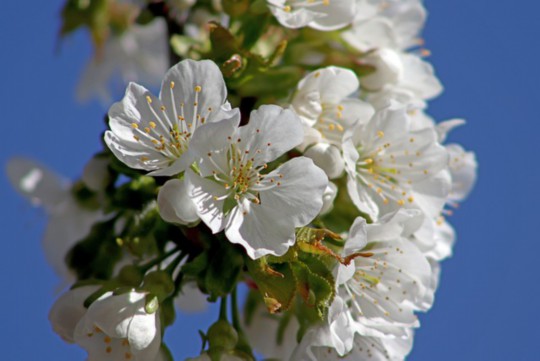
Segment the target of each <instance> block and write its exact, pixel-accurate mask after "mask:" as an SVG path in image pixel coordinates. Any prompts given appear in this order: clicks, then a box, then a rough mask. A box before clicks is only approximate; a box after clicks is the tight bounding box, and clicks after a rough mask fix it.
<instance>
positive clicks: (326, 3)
mask: <svg viewBox="0 0 540 361" xmlns="http://www.w3.org/2000/svg"><path fill="white" fill-rule="evenodd" d="M322 3H323V5H324V6H328V5H330V0H323V2H322Z"/></svg>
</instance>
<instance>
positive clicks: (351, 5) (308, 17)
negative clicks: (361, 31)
mask: <svg viewBox="0 0 540 361" xmlns="http://www.w3.org/2000/svg"><path fill="white" fill-rule="evenodd" d="M267 2H268V6H269V7H270V11H271V12H272V14H274V16H275V17H276V19H277V21H279V23H280V24H281V25H283V26H285V27H287V28H293V29H296V28H302V27H304V26H309V27H311V28H314V29H317V30H321V31H331V30H337V29H340V28H343V27H345V26H347V25H349V24H350V23H351V22H352V20H353V18H354V15H355V13H356V2H355V0H315V1H309V0H267Z"/></svg>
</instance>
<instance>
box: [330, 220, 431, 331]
mask: <svg viewBox="0 0 540 361" xmlns="http://www.w3.org/2000/svg"><path fill="white" fill-rule="evenodd" d="M420 216H421V213H420V212H418V211H415V210H399V211H397V212H396V213H394V214H389V215H387V216H385V217H383V218H382V219H381V220H380V222H377V223H373V224H369V225H366V222H365V220H364V219H362V218H358V219H357V220H356V221H355V222H354V224H353V226H352V227H351V231H350V234H349V238H348V240H347V243H350V242H352V246H351V245H347V244H346V249H345V251H346V252H352V251H357V250H358V249H359V248H360V245H362V244H365V246H364V247H362V248H361V249H360V251H361V252H362V253H364V254H368V255H369V256H368V257H357V258H355V260H354V264H351V265H349V266H343V265H339V271H338V279H337V283H338V285H339V288H338V292H339V295H340V296H341V297H342V298H343V299H344V300H346V303H347V304H350V305H351V306H350V312H351V313H352V317H353V318H354V320H355V322H356V326H355V327H357V332H359V333H361V334H362V335H364V336H376V337H388V336H389V334H390V335H392V336H394V337H404V336H405V334H404V333H403V332H404V330H405V329H406V328H409V327H415V326H417V319H416V316H415V315H414V311H417V310H427V309H428V308H429V307H430V306H431V304H430V303H428V301H430V300H432V299H433V297H432V295H433V292H434V289H432V287H431V285H432V279H431V267H430V265H429V263H428V261H427V259H426V257H425V256H424V255H423V254H422V253H421V252H420V250H419V249H418V248H417V247H416V246H415V245H414V244H413V243H411V242H410V241H409V239H408V238H409V237H410V235H411V234H412V233H413V232H414V231H416V230H417V229H418V228H419V226H420V222H421V217H420ZM349 247H352V248H350V249H347V248H349ZM396 328H397V330H396ZM395 332H399V333H398V334H395Z"/></svg>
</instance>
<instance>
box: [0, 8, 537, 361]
mask: <svg viewBox="0 0 540 361" xmlns="http://www.w3.org/2000/svg"><path fill="white" fill-rule="evenodd" d="M61 3H62V1H60V0H51V1H38V0H28V1H25V2H24V8H20V6H21V2H15V1H10V2H5V4H2V10H1V11H0V44H2V56H1V57H0V65H1V66H0V74H1V79H2V86H1V87H0V104H1V105H2V106H1V109H2V119H3V121H2V133H1V134H2V136H3V140H2V146H1V149H2V152H1V153H0V164H1V165H2V167H3V166H4V165H5V162H6V161H7V159H9V158H10V157H13V156H15V155H25V156H30V157H33V158H35V159H38V160H39V161H41V162H42V163H45V164H47V165H49V166H50V167H51V168H52V169H54V170H56V171H58V172H61V173H63V174H65V175H66V176H68V177H72V178H74V177H77V176H78V175H79V174H80V172H81V170H82V167H83V164H84V162H86V161H87V160H88V159H89V158H90V156H91V155H92V154H93V153H94V152H95V151H97V150H98V149H99V147H100V143H99V136H100V133H101V132H102V131H103V121H102V119H103V114H104V109H103V108H102V107H101V106H100V105H99V104H98V103H90V104H87V105H80V104H77V103H76V102H75V96H74V89H75V86H76V83H77V80H78V78H79V74H80V70H81V69H82V67H83V64H84V63H85V62H86V61H87V59H88V58H89V56H90V55H91V48H90V45H89V43H88V39H87V37H86V35H85V34H77V35H75V36H74V37H71V38H69V39H67V40H66V41H65V42H64V43H62V44H61V47H60V48H59V49H58V48H57V45H58V44H57V42H56V33H57V29H58V27H59V22H58V13H59V9H60V6H61ZM426 6H427V8H428V10H429V11H430V18H429V22H428V26H427V29H426V31H425V38H426V42H427V47H428V48H429V49H430V50H431V51H432V53H433V55H432V57H431V58H430V61H431V62H432V63H433V64H434V65H435V67H436V70H437V74H438V75H439V77H440V78H441V80H442V82H443V83H444V85H445V88H446V90H445V93H444V94H443V95H442V96H441V97H440V98H439V99H437V100H435V101H434V102H432V104H431V106H430V112H431V113H432V114H433V115H434V116H435V117H436V118H437V119H439V120H443V119H448V118H453V117H464V118H466V119H467V120H468V124H467V126H465V127H462V128H459V129H457V130H456V131H455V132H454V133H453V134H452V136H451V139H450V141H455V142H459V143H461V144H463V145H464V146H465V147H466V148H468V149H473V150H475V151H476V153H477V157H478V160H479V162H480V168H479V182H478V183H477V186H476V189H475V191H474V193H473V194H472V196H471V197H470V199H469V200H468V201H467V202H465V203H464V204H463V205H462V206H461V207H460V209H459V210H458V211H457V212H456V214H455V215H454V216H452V217H451V218H450V222H451V223H452V224H453V225H454V226H455V228H456V230H457V232H458V243H457V245H456V248H455V253H454V257H453V258H452V259H450V260H447V261H445V262H444V264H443V273H442V280H441V286H440V288H439V291H438V293H437V299H436V303H435V306H434V307H433V309H432V310H431V311H430V312H429V313H428V314H425V315H421V316H420V320H421V322H422V327H421V328H420V330H419V331H418V332H417V337H416V343H415V348H414V351H413V352H412V354H411V355H410V357H409V360H413V361H423V360H429V361H432V360H437V361H446V360H449V361H450V360H452V361H455V360H460V361H468V360H471V361H472V360H490V361H498V360H501V361H502V360H513V361H519V360H533V359H537V358H538V356H537V355H536V353H537V351H536V347H534V346H535V345H536V343H537V342H538V338H539V336H540V332H539V331H538V330H537V325H536V323H537V321H538V320H540V309H539V307H538V305H539V304H540V282H539V281H538V276H539V275H540V272H538V270H537V267H538V266H537V265H538V264H539V263H538V254H539V251H540V237H539V236H538V235H537V225H538V221H537V218H538V216H539V215H540V212H539V211H538V210H537V207H538V206H540V191H539V189H538V187H539V186H540V170H539V169H540V168H539V167H538V166H539V165H540V160H539V156H540V148H539V144H540V142H539V140H538V139H539V134H540V124H539V121H540V120H539V119H538V116H537V114H538V112H537V107H538V103H539V101H540V92H539V91H538V82H539V80H540V67H539V63H540V62H539V54H540V52H539V50H538V48H537V46H535V44H538V36H539V35H540V30H539V28H538V26H537V25H536V23H537V21H538V19H537V16H538V15H537V14H538V11H539V10H540V5H539V4H538V3H537V2H534V1H533V0H525V1H520V2H518V3H516V4H515V5H514V6H512V5H511V4H509V3H508V2H498V1H488V0H475V1H470V0H452V1H441V0H437V1H429V0H427V1H426ZM0 189H1V192H2V193H1V194H2V196H1V198H0V199H1V200H2V203H3V204H2V206H3V207H2V208H3V211H2V217H1V222H2V229H4V230H5V231H6V232H7V233H4V236H3V237H2V238H3V240H2V241H1V243H0V245H1V247H2V248H1V249H2V253H3V257H2V261H1V262H0V281H1V284H2V286H3V291H2V297H0V306H1V309H2V312H0V323H1V324H2V328H1V331H0V337H1V339H2V359H3V360H8V361H9V360H16V361H27V360H28V361H30V360H37V359H43V358H45V359H50V360H58V361H63V360H83V359H84V353H83V352H82V351H81V350H79V349H78V348H77V347H74V346H68V345H66V344H64V343H63V342H62V341H61V340H60V338H58V337H57V336H56V335H55V334H53V333H52V331H51V330H50V326H49V323H48V321H47V313H48V309H49V307H50V306H51V304H52V303H53V301H54V297H55V294H54V289H55V286H56V285H57V280H56V278H55V276H54V274H53V272H52V270H51V269H50V268H49V267H48V266H47V265H46V263H45V260H44V257H43V254H42V251H41V248H40V238H41V234H42V232H43V229H44V225H45V219H44V216H43V215H42V214H41V213H40V212H38V211H36V210H34V209H32V208H30V207H29V206H28V205H27V204H26V202H25V201H24V200H23V199H22V198H20V197H19V196H18V195H16V194H15V193H14V192H13V191H12V189H11V187H10V186H9V184H8V182H7V179H6V176H5V175H4V173H1V174H0ZM179 317H181V319H180V320H178V321H177V324H176V325H175V326H174V328H173V329H172V330H171V332H170V333H169V334H168V336H167V341H168V344H169V346H170V347H171V348H172V349H173V350H174V351H175V354H176V355H177V356H178V357H177V359H179V360H180V359H182V358H181V357H180V356H186V355H194V354H196V353H197V350H198V345H199V344H198V336H197V335H196V332H194V331H195V330H194V329H195V328H196V327H200V328H202V329H205V328H206V325H207V324H208V323H209V322H211V320H212V319H213V318H214V314H213V313H212V312H211V314H210V315H206V316H204V317H198V316H187V315H181V316H179ZM199 325H200V326H199Z"/></svg>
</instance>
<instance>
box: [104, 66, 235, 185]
mask: <svg viewBox="0 0 540 361" xmlns="http://www.w3.org/2000/svg"><path fill="white" fill-rule="evenodd" d="M226 98H227V89H226V87H225V82H224V80H223V75H222V74H221V71H220V70H219V68H218V67H217V65H216V64H215V63H214V62H212V61H209V60H203V61H193V60H184V61H182V62H180V63H178V64H176V65H175V66H174V67H172V68H171V69H170V70H169V71H168V72H167V74H166V75H165V78H164V79H163V83H162V86H161V92H160V95H159V98H156V97H154V96H153V95H152V94H151V93H150V92H149V91H148V90H146V89H145V88H144V87H142V86H140V85H137V84H135V83H130V84H129V86H128V88H127V90H126V95H125V97H124V99H123V100H122V101H121V102H118V103H115V104H113V106H112V107H111V109H110V110H109V118H110V122H109V125H110V127H111V130H109V131H107V132H105V142H106V143H107V146H108V147H109V148H110V149H111V151H112V152H113V153H114V154H115V155H116V157H118V159H120V160H121V161H122V162H124V163H125V164H126V165H128V166H129V167H131V168H135V169H144V170H146V171H150V173H149V174H150V175H155V176H157V175H161V176H165V175H167V176H171V175H175V174H178V173H180V172H183V171H184V170H185V169H186V167H188V166H189V165H191V163H192V162H193V159H192V157H191V156H190V152H188V149H189V143H190V140H191V138H192V136H193V135H194V134H195V133H196V132H197V128H198V127H199V126H200V125H202V124H204V123H214V122H219V121H221V120H223V119H228V118H237V117H238V116H239V113H238V111H237V110H231V109H230V106H229V104H228V103H227V101H226Z"/></svg>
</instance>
